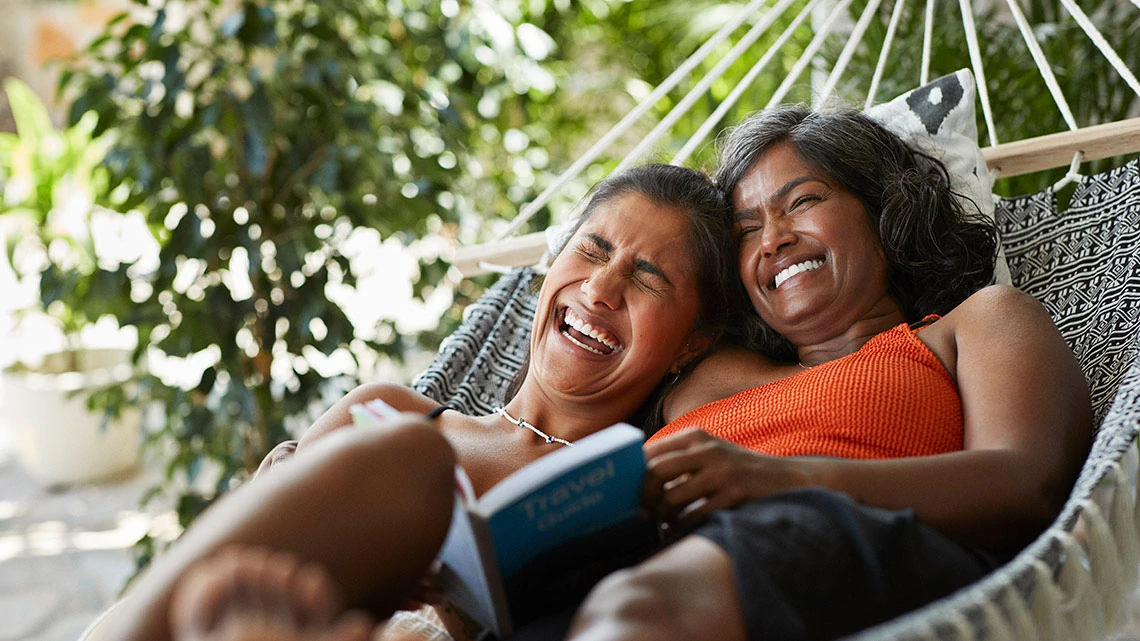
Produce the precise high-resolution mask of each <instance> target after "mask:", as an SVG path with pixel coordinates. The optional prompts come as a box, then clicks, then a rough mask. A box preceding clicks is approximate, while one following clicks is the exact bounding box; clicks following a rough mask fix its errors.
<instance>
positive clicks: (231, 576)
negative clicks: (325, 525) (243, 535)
mask: <svg viewBox="0 0 1140 641" xmlns="http://www.w3.org/2000/svg"><path fill="white" fill-rule="evenodd" d="M170 608H171V610H170V622H171V636H172V638H173V639H175V641H367V639H369V638H370V636H371V633H372V628H373V624H372V621H371V619H370V618H369V617H368V616H367V615H364V614H362V613H360V612H350V613H348V614H343V615H342V613H343V612H344V605H343V602H342V600H341V598H340V594H339V590H338V589H337V588H336V586H335V585H334V584H333V582H332V579H330V578H329V576H328V574H327V573H326V572H325V571H324V569H323V568H321V567H320V566H318V565H316V564H312V563H307V564H303V563H301V562H300V561H298V560H297V559H296V558H294V557H293V556H290V555H287V554H281V553H272V552H269V551H268V550H263V549H258V548H232V549H228V550H224V551H222V552H219V553H218V554H217V555H215V556H213V557H211V558H209V559H207V560H205V561H202V562H200V563H198V564H197V565H195V566H193V567H191V568H190V570H189V571H187V573H186V575H185V576H184V577H183V578H182V579H181V580H180V581H179V582H178V585H177V586H176V587H175V590H174V595H173V597H172V598H171V606H170Z"/></svg>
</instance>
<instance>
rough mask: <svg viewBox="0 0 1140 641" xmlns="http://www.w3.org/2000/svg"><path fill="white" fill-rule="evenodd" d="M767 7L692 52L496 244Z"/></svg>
mask: <svg viewBox="0 0 1140 641" xmlns="http://www.w3.org/2000/svg"><path fill="white" fill-rule="evenodd" d="M765 4H766V0H752V2H750V3H749V4H748V6H746V7H744V8H743V9H741V10H740V12H739V13H737V14H736V16H734V17H733V19H732V20H729V21H728V22H727V23H725V25H724V26H723V27H721V28H720V29H719V30H718V31H717V32H716V33H715V34H713V35H712V37H710V38H709V39H708V41H707V42H705V43H704V44H703V45H701V46H700V48H698V49H697V50H696V51H695V52H693V55H691V56H689V57H688V58H687V59H686V60H685V61H684V62H683V63H681V65H680V66H679V67H677V69H676V70H675V71H674V72H673V73H671V74H669V77H667V78H666V79H665V80H664V81H663V82H662V83H661V84H660V85H658V87H657V88H656V89H654V90H653V92H651V93H650V94H649V95H648V96H646V97H645V99H644V100H642V101H641V102H639V103H638V104H637V106H636V107H634V108H633V110H631V111H630V112H629V113H628V114H626V115H625V117H624V118H622V119H621V120H619V121H618V123H617V124H616V125H614V126H613V127H612V128H610V130H609V131H607V132H606V133H605V135H603V136H602V137H601V138H600V139H599V140H598V142H596V143H594V145H593V146H592V147H590V148H589V149H588V150H586V153H584V154H582V156H581V157H579V158H578V159H577V160H576V161H574V163H573V164H571V165H570V167H568V168H567V169H566V171H564V172H562V175H560V176H559V177H558V178H557V179H556V180H555V181H554V182H553V183H551V184H550V186H549V187H547V188H546V189H544V190H543V191H542V193H541V194H539V195H538V197H537V198H535V199H534V200H532V201H531V202H530V203H528V204H527V205H526V206H525V207H523V208H522V210H521V211H519V214H518V215H517V216H515V218H514V219H513V220H511V222H510V223H509V224H508V225H507V226H506V227H505V228H504V229H503V231H501V232H499V234H498V235H497V236H495V240H502V239H504V238H506V237H508V236H513V235H514V234H515V232H517V231H518V230H519V229H522V226H523V225H525V224H526V223H527V221H529V220H530V219H531V218H532V217H534V215H535V214H536V213H538V212H539V211H540V210H541V209H542V208H543V207H544V206H545V205H546V203H548V202H550V199H551V198H553V197H554V194H556V193H558V192H559V191H560V190H561V189H562V188H563V187H565V186H566V184H567V183H569V182H570V181H571V180H573V179H574V178H576V177H577V176H578V174H580V173H582V171H583V170H584V169H586V167H588V166H590V163H592V162H594V161H595V160H597V159H598V157H599V156H601V155H602V152H604V151H605V150H606V149H609V148H610V146H611V145H613V143H614V142H615V141H617V139H618V138H620V137H621V136H622V135H624V134H625V133H626V132H627V131H629V129H630V128H631V127H633V125H634V124H636V123H637V121H638V120H640V119H641V117H642V116H644V115H645V113H646V112H648V111H649V110H650V109H652V108H653V106H654V105H656V104H657V101H658V100H660V99H661V98H662V97H664V96H665V95H666V94H668V93H669V92H670V91H672V90H673V88H674V87H676V86H677V85H678V84H679V83H680V82H681V80H682V79H684V78H685V77H686V76H688V75H689V73H690V72H691V71H692V70H693V69H695V68H696V67H697V65H699V64H700V63H702V62H704V60H705V58H707V57H708V56H709V54H711V53H712V52H713V51H714V50H715V49H716V47H717V45H719V44H720V43H721V42H724V41H725V40H726V39H727V38H728V37H729V36H731V35H732V33H733V32H734V31H736V29H737V28H738V27H739V26H740V25H742V24H744V22H745V21H746V20H748V18H750V17H751V16H752V15H753V14H755V13H756V12H757V11H758V10H759V9H760V8H761V7H763V6H764V5H765Z"/></svg>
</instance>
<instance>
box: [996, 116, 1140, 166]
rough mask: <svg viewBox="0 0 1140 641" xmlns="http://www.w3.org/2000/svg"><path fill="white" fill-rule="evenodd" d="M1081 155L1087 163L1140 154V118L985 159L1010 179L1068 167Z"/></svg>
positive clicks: (1031, 142)
mask: <svg viewBox="0 0 1140 641" xmlns="http://www.w3.org/2000/svg"><path fill="white" fill-rule="evenodd" d="M1078 151H1080V152H1082V153H1083V154H1084V156H1083V160H1085V161H1089V160H1099V159H1101V158H1111V157H1113V156H1122V155H1124V154H1134V153H1137V152H1140V118H1131V119H1129V120H1120V121H1117V122H1109V123H1105V124H1103V125H1093V126H1092V127H1085V128H1084V129H1077V130H1076V131H1065V132H1061V133H1056V134H1049V135H1047V136H1040V137H1038V138H1029V139H1027V140H1018V141H1017V142H1008V143H1005V144H1002V145H998V146H997V147H986V148H985V149H983V150H982V155H983V156H985V158H986V164H987V165H989V166H990V169H993V170H996V171H997V172H998V177H1000V178H1007V177H1009V176H1020V175H1022V174H1031V173H1033V172H1035V171H1042V170H1045V169H1053V168H1055V167H1064V166H1066V165H1068V164H1069V163H1070V161H1072V159H1073V154H1074V153H1075V152H1078Z"/></svg>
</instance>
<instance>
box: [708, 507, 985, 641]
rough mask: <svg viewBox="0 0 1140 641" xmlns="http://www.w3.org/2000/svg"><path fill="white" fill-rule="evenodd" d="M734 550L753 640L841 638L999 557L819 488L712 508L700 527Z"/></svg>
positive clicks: (972, 576)
mask: <svg viewBox="0 0 1140 641" xmlns="http://www.w3.org/2000/svg"><path fill="white" fill-rule="evenodd" d="M695 534H698V535H700V536H703V537H705V538H707V539H709V540H710V541H712V542H713V543H715V544H716V545H717V546H719V547H720V548H721V549H723V550H724V551H725V552H726V553H727V554H728V555H729V557H731V559H732V566H733V574H734V576H735V580H736V590H737V594H738V595H739V597H740V606H741V610H742V612H743V614H744V623H745V627H746V629H747V631H748V638H749V639H760V638H764V639H781V640H796V639H812V640H815V639H834V638H838V637H841V636H844V635H848V634H851V633H854V632H857V631H859V630H862V629H864V628H867V627H870V626H872V625H875V624H877V623H881V622H883V621H887V620H889V619H892V618H894V617H897V616H899V615H901V614H903V613H905V612H909V611H910V610H914V609H916V608H918V607H920V606H922V605H925V604H927V603H930V602H931V601H934V600H935V599H938V598H941V597H943V596H946V595H948V594H950V593H952V592H954V591H955V590H958V589H959V588H962V587H965V586H967V585H969V584H971V583H973V582H975V581H977V580H978V579H980V578H982V577H983V576H985V575H986V574H987V573H989V572H990V571H991V570H993V569H994V568H996V567H997V566H998V565H999V564H1000V560H999V559H998V558H996V557H994V556H992V555H990V554H987V553H986V552H984V551H982V550H979V549H976V548H972V547H970V546H968V545H964V544H961V543H958V542H956V541H954V540H952V539H949V538H947V537H946V536H943V535H942V534H940V533H938V532H936V531H934V530H933V529H931V528H930V527H927V526H925V525H923V524H922V523H919V522H918V519H917V518H916V517H915V515H914V512H913V511H912V510H898V511H891V510H881V509H878V508H872V507H867V506H864V505H860V504H858V503H856V502H855V501H854V500H852V499H851V498H850V497H849V496H847V495H846V494H842V493H839V492H833V491H830V490H824V489H820V488H806V489H801V490H793V491H789V492H781V493H779V494H774V495H772V496H769V497H765V498H763V499H756V500H753V501H749V502H748V503H745V504H744V505H741V506H740V507H738V508H736V509H732V510H723V511H719V512H716V513H714V514H713V515H712V517H711V518H710V519H709V521H708V522H707V523H706V524H704V525H702V526H701V527H699V528H697V529H696V530H695Z"/></svg>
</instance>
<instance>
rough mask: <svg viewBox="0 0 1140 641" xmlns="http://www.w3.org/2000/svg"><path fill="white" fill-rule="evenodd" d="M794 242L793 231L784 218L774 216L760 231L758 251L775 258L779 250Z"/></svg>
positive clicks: (794, 235)
mask: <svg viewBox="0 0 1140 641" xmlns="http://www.w3.org/2000/svg"><path fill="white" fill-rule="evenodd" d="M795 242H796V234H795V230H793V229H792V225H791V223H790V221H789V220H788V218H787V217H786V216H774V217H772V219H771V220H769V221H768V222H766V223H765V225H764V228H763V229H762V230H760V251H762V252H763V253H764V255H765V256H775V255H776V254H778V253H779V252H780V250H781V249H784V248H785V247H787V246H789V245H792V244H794V243H795Z"/></svg>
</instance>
